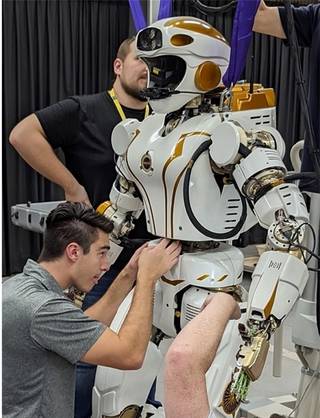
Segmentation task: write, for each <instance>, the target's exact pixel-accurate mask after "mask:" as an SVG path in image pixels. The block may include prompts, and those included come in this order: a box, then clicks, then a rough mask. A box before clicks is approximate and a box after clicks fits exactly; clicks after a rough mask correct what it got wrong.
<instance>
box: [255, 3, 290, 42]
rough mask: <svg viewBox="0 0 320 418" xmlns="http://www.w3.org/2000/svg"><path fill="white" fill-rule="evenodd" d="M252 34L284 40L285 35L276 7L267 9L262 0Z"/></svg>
mask: <svg viewBox="0 0 320 418" xmlns="http://www.w3.org/2000/svg"><path fill="white" fill-rule="evenodd" d="M253 30H254V32H259V33H263V34H265V35H271V36H275V37H277V38H281V39H285V38H286V35H285V33H284V30H283V26H282V23H281V19H280V14H279V10H278V7H268V6H267V5H266V4H265V2H264V0H261V3H260V5H259V8H258V11H257V14H256V17H255V20H254V25H253Z"/></svg>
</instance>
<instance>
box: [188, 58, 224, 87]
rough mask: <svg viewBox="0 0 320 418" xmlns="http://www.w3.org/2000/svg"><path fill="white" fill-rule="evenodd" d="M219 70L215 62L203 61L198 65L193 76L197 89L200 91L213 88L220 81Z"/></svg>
mask: <svg viewBox="0 0 320 418" xmlns="http://www.w3.org/2000/svg"><path fill="white" fill-rule="evenodd" d="M220 79H221V71H220V68H219V67H218V66H217V64H215V63H213V62H211V61H205V62H203V63H202V64H200V65H199V67H198V68H197V71H196V74H195V76H194V83H195V85H196V87H197V89H199V90H202V91H209V90H213V89H214V88H215V87H217V85H218V84H219V83H220Z"/></svg>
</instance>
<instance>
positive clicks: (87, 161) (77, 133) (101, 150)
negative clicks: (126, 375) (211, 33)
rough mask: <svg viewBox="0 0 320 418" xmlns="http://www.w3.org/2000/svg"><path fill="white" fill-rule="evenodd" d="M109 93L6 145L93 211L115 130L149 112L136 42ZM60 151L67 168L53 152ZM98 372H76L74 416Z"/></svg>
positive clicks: (119, 264)
mask: <svg viewBox="0 0 320 418" xmlns="http://www.w3.org/2000/svg"><path fill="white" fill-rule="evenodd" d="M113 69H114V74H115V81H114V83H113V86H112V89H111V90H109V91H104V92H102V93H98V94H93V95H87V96H74V97H70V98H68V99H65V100H62V101H61V102H59V103H56V104H53V105H51V106H49V107H47V108H45V109H42V110H39V111H37V112H35V113H33V114H31V115H29V116H28V117H26V118H25V119H24V120H22V121H21V122H20V123H19V124H18V125H17V126H16V127H15V128H14V129H13V130H12V132H11V134H10V138H9V140H10V143H11V144H12V145H13V146H14V148H15V149H16V150H17V151H18V153H19V154H20V155H21V157H22V158H23V159H24V160H25V161H26V162H27V163H28V164H30V166H32V167H33V168H34V169H35V170H36V171H38V172H39V173H40V174H42V175H43V176H44V177H46V178H47V179H49V180H51V181H52V182H54V183H56V184H58V185H59V186H60V187H62V188H63V190H64V193H65V198H66V200H68V201H71V202H84V203H87V204H90V205H92V206H93V207H94V208H96V207H97V206H98V205H99V204H100V203H101V202H103V201H105V200H106V199H108V197H109V192H110V190H111V187H112V184H113V182H114V180H115V178H116V170H115V163H114V153H113V149H112V146H111V133H112V130H113V128H114V127H115V126H116V125H117V124H118V123H119V122H120V121H121V120H123V119H126V118H135V119H138V120H139V121H141V120H143V119H144V118H145V117H146V116H147V115H148V113H149V107H148V105H147V103H146V101H144V99H142V98H141V97H140V91H141V90H143V89H144V88H145V87H146V84H147V68H146V65H145V64H144V63H143V62H142V61H140V60H139V59H138V58H137V57H136V55H135V48H134V38H130V39H126V40H125V41H123V42H122V44H121V45H120V47H119V50H118V53H117V57H116V59H115V61H114V65H113ZM57 148H61V149H62V150H63V152H64V155H65V162H66V163H65V165H64V164H63V163H62V162H61V161H60V160H59V159H58V158H57V156H56V154H55V152H54V149H57ZM130 237H131V238H149V236H148V233H147V230H146V225H145V218H144V216H143V215H142V216H141V217H140V219H139V220H138V221H137V222H136V228H135V230H134V231H133V232H132V234H131V235H130ZM132 254H133V250H132V251H130V250H128V249H124V250H123V251H122V253H121V254H120V257H119V258H118V260H117V261H116V262H115V263H114V264H113V265H112V267H111V269H110V270H109V271H108V272H107V273H106V274H104V276H103V277H102V278H101V279H100V280H99V283H98V284H97V285H96V286H94V288H93V289H92V290H91V291H90V292H89V293H88V294H87V295H86V297H85V299H84V302H83V306H82V308H83V310H86V309H88V308H89V306H91V305H92V304H93V303H95V302H96V301H97V300H98V299H100V297H101V296H102V295H103V294H104V293H105V291H106V290H107V288H108V287H109V286H110V284H111V283H112V281H113V280H114V278H115V277H116V276H117V275H118V273H119V272H120V271H121V270H122V269H123V267H124V266H125V265H126V264H127V262H128V261H129V259H130V257H131V256H132ZM95 373H96V367H95V366H92V365H89V364H84V363H81V364H79V365H78V367H77V382H76V402H75V417H76V418H87V417H90V416H91V392H92V387H93V385H94V379H95Z"/></svg>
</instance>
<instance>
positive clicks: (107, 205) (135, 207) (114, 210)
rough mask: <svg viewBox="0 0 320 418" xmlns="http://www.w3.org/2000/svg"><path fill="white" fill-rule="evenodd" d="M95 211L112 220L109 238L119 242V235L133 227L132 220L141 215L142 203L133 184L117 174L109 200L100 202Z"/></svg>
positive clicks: (124, 233)
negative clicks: (112, 226)
mask: <svg viewBox="0 0 320 418" xmlns="http://www.w3.org/2000/svg"><path fill="white" fill-rule="evenodd" d="M97 211H98V212H99V213H101V214H102V215H104V216H105V217H106V218H108V219H109V220H110V221H112V223H113V225H114V228H113V231H112V233H111V239H112V240H113V241H114V242H116V243H119V240H120V238H121V237H123V236H126V235H128V234H129V232H130V231H131V230H132V229H134V220H135V219H137V218H139V216H140V215H141V213H142V211H143V204H142V201H141V199H140V198H139V197H138V196H137V192H136V188H135V186H134V184H133V183H131V182H129V181H128V180H126V179H125V178H124V177H123V176H118V177H117V179H116V181H115V183H114V184H113V186H112V190H111V193H110V200H108V201H106V202H103V203H101V204H100V205H99V206H98V208H97Z"/></svg>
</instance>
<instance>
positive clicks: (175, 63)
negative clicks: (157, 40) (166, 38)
mask: <svg viewBox="0 0 320 418" xmlns="http://www.w3.org/2000/svg"><path fill="white" fill-rule="evenodd" d="M143 61H144V62H145V63H146V64H147V66H148V70H149V83H148V88H149V89H158V88H166V89H168V90H170V91H173V90H175V89H176V87H177V86H178V85H179V84H180V83H181V80H182V79H183V77H184V75H185V73H186V63H185V61H184V60H183V59H182V58H180V57H177V56H172V55H164V56H160V57H155V58H143Z"/></svg>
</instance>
